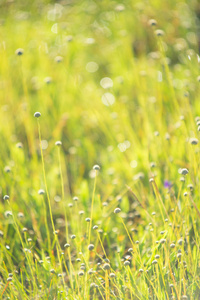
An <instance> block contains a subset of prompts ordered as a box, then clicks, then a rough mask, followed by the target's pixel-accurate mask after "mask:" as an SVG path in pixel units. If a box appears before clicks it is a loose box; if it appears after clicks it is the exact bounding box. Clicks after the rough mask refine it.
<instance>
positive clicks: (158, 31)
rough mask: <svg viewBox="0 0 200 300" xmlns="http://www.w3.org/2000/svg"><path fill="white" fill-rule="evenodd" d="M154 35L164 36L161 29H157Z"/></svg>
mask: <svg viewBox="0 0 200 300" xmlns="http://www.w3.org/2000/svg"><path fill="white" fill-rule="evenodd" d="M155 34H156V35H157V36H163V35H164V31H163V30H161V29H157V30H156V31H155Z"/></svg>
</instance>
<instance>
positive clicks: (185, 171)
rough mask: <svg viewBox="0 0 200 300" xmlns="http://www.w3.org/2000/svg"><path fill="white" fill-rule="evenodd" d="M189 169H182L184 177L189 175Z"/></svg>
mask: <svg viewBox="0 0 200 300" xmlns="http://www.w3.org/2000/svg"><path fill="white" fill-rule="evenodd" d="M188 172H189V171H188V169H186V168H183V169H181V174H182V175H187V174H188Z"/></svg>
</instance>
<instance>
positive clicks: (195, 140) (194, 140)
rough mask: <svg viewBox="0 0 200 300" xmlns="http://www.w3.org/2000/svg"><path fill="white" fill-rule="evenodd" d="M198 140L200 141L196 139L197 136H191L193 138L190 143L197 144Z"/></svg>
mask: <svg viewBox="0 0 200 300" xmlns="http://www.w3.org/2000/svg"><path fill="white" fill-rule="evenodd" d="M198 142H199V141H198V139H196V138H191V139H190V144H191V145H197V144H198Z"/></svg>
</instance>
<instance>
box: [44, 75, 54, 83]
mask: <svg viewBox="0 0 200 300" xmlns="http://www.w3.org/2000/svg"><path fill="white" fill-rule="evenodd" d="M44 82H45V83H46V84H50V83H51V82H52V78H51V77H45V78H44Z"/></svg>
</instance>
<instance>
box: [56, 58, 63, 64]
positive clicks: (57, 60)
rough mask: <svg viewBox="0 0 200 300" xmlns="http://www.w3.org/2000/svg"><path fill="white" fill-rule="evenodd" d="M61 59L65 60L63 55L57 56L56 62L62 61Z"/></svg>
mask: <svg viewBox="0 0 200 300" xmlns="http://www.w3.org/2000/svg"><path fill="white" fill-rule="evenodd" d="M61 61H63V57H62V56H56V57H55V62H57V63H60V62H61Z"/></svg>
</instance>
